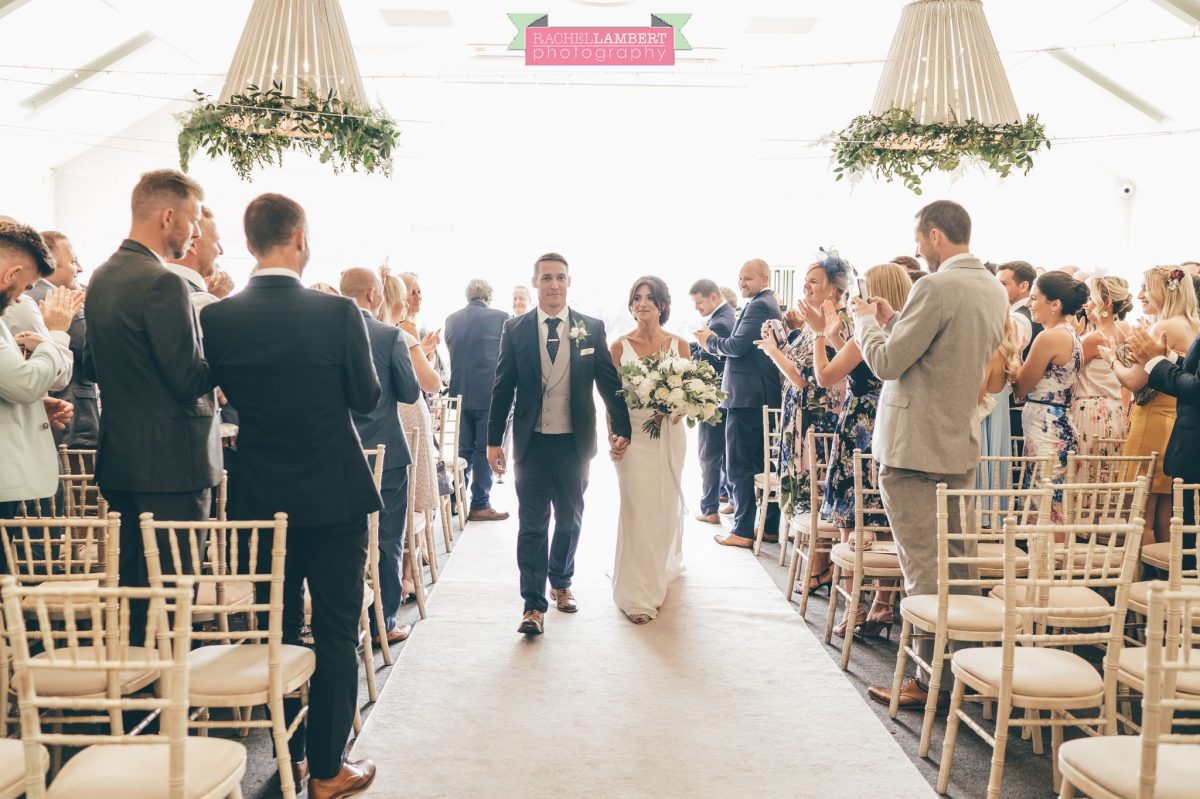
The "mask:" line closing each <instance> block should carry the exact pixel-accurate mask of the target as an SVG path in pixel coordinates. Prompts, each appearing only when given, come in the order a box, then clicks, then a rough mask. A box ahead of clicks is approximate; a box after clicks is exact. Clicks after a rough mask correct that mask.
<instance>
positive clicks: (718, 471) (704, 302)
mask: <svg viewBox="0 0 1200 799" xmlns="http://www.w3.org/2000/svg"><path fill="white" fill-rule="evenodd" d="M690 293H691V296H692V303H693V304H694V305H695V306H696V311H697V312H698V313H699V314H700V315H701V316H703V317H704V324H705V326H706V327H708V329H709V330H711V331H713V332H714V333H715V334H717V335H718V336H728V335H729V334H730V333H732V332H733V324H734V321H735V320H734V317H733V308H732V307H731V306H730V305H729V303H727V302H725V299H724V298H723V297H722V296H721V290H720V289H719V288H717V284H716V283H714V282H713V281H711V280H697V281H696V282H695V283H693V284H692V289H691V292H690ZM691 346H692V353H691V354H692V357H693V358H698V359H700V360H703V361H705V362H707V363H708V364H709V365H710V366H712V368H713V369H715V370H716V372H717V374H718V375H723V374H724V373H725V359H724V358H721V357H720V356H717V355H713V354H712V353H710V352H708V351H706V350H703V349H701V348H700V347H699V345H697V344H695V343H693V344H692V345H691ZM696 435H697V436H698V438H699V440H700V443H699V449H700V514H699V515H698V516H697V517H696V518H697V519H699V520H700V521H702V522H708V523H709V524H720V523H721V517H720V515H719V514H718V513H717V511H718V510H719V509H720V504H719V503H720V501H721V498H722V497H728V494H727V493H726V488H725V484H726V482H727V481H726V476H725V418H724V417H722V418H721V421H719V422H717V423H716V424H704V425H700V429H699V430H698V431H697V432H696Z"/></svg>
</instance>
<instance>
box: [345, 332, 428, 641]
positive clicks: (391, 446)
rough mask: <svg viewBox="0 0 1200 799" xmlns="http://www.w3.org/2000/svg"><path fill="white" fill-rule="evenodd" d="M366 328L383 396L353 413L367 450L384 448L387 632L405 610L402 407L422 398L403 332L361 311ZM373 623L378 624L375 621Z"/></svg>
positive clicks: (382, 557)
mask: <svg viewBox="0 0 1200 799" xmlns="http://www.w3.org/2000/svg"><path fill="white" fill-rule="evenodd" d="M362 315H363V321H364V322H366V325H367V341H368V342H369V343H370V345H371V361H372V362H373V363H374V364H375V374H376V375H377V376H378V377H379V387H380V396H379V402H378V403H376V404H375V407H374V408H373V409H372V410H370V411H367V412H366V413H358V412H357V411H351V413H350V418H351V419H352V420H353V421H354V429H355V430H357V431H358V437H359V439H361V440H362V445H363V448H364V449H373V448H375V447H377V446H379V445H380V444H382V445H383V446H384V447H386V448H387V449H385V450H384V453H383V480H382V482H381V485H380V489H379V493H380V495H381V497H382V498H383V509H382V510H380V511H379V598H380V601H381V602H382V603H383V615H384V619H385V621H386V623H387V629H389V630H390V629H392V628H393V627H395V626H396V613H397V611H399V610H400V600H401V599H402V598H403V597H402V596H401V593H402V591H401V588H400V573H401V569H402V567H403V561H402V560H401V559H402V557H403V556H404V519H405V516H406V515H407V513H408V469H407V467H408V465H409V464H410V463H412V454H411V453H410V452H409V449H408V436H406V435H405V433H404V424H403V422H401V421H400V412H399V410H398V409H397V407H396V406H397V403H401V402H404V403H413V402H416V401H417V399H418V398H419V397H420V396H421V388H420V386H418V385H417V375H416V373H415V372H414V371H413V365H412V358H410V357H409V354H408V347H407V346H405V342H404V333H403V332H402V331H401V330H400V328H398V327H396V326H394V325H385V324H384V323H383V322H380V321H378V320H376V319H375V318H373V317H372V316H371V315H370V314H369V313H367V312H366V311H363V312H362ZM372 621H374V619H372Z"/></svg>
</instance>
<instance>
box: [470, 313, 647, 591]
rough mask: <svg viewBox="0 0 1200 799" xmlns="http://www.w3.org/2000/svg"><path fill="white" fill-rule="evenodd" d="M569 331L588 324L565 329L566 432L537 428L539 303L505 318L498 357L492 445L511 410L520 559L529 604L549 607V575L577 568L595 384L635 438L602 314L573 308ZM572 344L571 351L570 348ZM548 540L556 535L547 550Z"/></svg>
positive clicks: (563, 575)
mask: <svg viewBox="0 0 1200 799" xmlns="http://www.w3.org/2000/svg"><path fill="white" fill-rule="evenodd" d="M569 319H570V324H569V325H568V331H569V330H571V329H574V328H576V327H577V326H580V325H582V326H583V327H584V328H585V329H586V331H587V335H586V338H583V339H579V340H572V339H570V338H568V337H567V331H560V334H561V336H562V341H563V344H562V345H561V348H560V349H559V351H558V356H557V357H558V358H563V357H570V359H571V363H570V367H571V375H570V378H569V381H570V383H569V384H570V387H571V400H570V411H571V431H572V432H570V433H566V434H561V435H548V434H543V433H539V432H537V430H536V428H537V426H538V421H539V419H540V418H541V412H542V397H543V394H544V389H543V387H542V357H541V353H542V344H541V339H540V337H539V333H538V312H537V310H536V309H535V310H533V311H530V312H529V313H527V314H525V315H523V316H518V317H516V318H515V319H510V320H508V321H507V322H505V323H504V336H503V338H502V339H501V341H500V362H499V365H498V366H497V368H496V384H495V386H494V387H493V389H492V408H491V412H490V416H489V419H488V446H492V447H499V446H501V445H502V443H503V441H504V428H505V426H506V425H507V423H508V414H509V411H510V410H513V403H514V397H515V402H516V410H515V412H514V414H513V437H512V440H513V461H514V464H515V470H516V477H517V479H516V487H517V516H518V532H517V566H518V567H519V568H520V570H521V596H522V597H523V598H524V600H525V610H527V611H528V610H540V611H543V612H544V611H545V610H546V609H547V608H548V607H549V603H548V602H547V601H546V580H547V578H549V580H550V585H551V587H553V588H568V587H570V585H571V578H572V576H573V575H574V573H575V549H576V547H577V546H578V544H579V529H580V522H581V521H582V519H583V492H584V491H585V490H586V489H587V483H588V466H589V464H590V463H591V460H592V458H593V457H595V455H596V401H595V391H594V389H599V391H600V397H601V399H602V400H603V401H604V404H605V406H606V407H607V408H608V414H609V417H610V418H611V420H612V421H611V424H612V431H613V433H614V434H615V435H618V436H622V437H624V438H629V437H630V435H631V433H630V425H629V408H628V407H627V406H626V405H625V400H624V398H623V397H621V395H620V391H621V378H620V376H619V375H618V374H617V369H616V367H615V366H613V362H612V357H611V356H610V355H609V352H608V342H607V341H606V340H605V337H604V323H603V322H601V321H600V320H599V319H593V318H591V317H590V316H584V315H583V314H579V313H576V312H574V311H570V316H569ZM564 350H566V351H564ZM551 509H553V511H554V540H553V542H550V511H551ZM547 543H550V549H549V552H547Z"/></svg>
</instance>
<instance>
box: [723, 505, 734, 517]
mask: <svg viewBox="0 0 1200 799" xmlns="http://www.w3.org/2000/svg"><path fill="white" fill-rule="evenodd" d="M720 513H721V515H722V516H732V515H733V505H732V504H729V505H723V506H722V507H721V511H720Z"/></svg>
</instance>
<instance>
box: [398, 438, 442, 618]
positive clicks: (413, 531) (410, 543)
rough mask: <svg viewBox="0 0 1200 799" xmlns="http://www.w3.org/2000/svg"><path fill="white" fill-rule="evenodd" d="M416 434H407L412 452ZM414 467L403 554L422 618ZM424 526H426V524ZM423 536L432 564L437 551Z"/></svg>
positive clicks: (422, 571)
mask: <svg viewBox="0 0 1200 799" xmlns="http://www.w3.org/2000/svg"><path fill="white" fill-rule="evenodd" d="M417 435H418V433H417V432H416V431H415V430H414V431H413V432H411V433H409V434H408V445H409V449H411V450H412V451H413V452H416V451H417V450H416V446H417V443H416V441H417ZM415 468H416V464H415V463H414V464H409V466H408V509H407V511H406V515H405V519H404V556H405V557H406V558H408V564H409V569H410V571H411V572H412V581H413V592H414V593H415V594H416V597H417V611H418V613H419V614H420V616H421V618H422V619H423V618H425V567H424V565H423V564H422V562H421V547H420V541H421V537H420V536H419V535H418V533H417V514H416V512H415V511H414V510H413V506H414V505H415V504H416V501H417V486H416V482H415V481H414V480H413V470H414V469H415ZM426 526H427V527H428V525H426ZM424 538H425V541H426V545H427V546H430V547H431V550H430V553H429V562H430V564H433V563H434V562H436V561H437V553H436V552H433V551H432V546H431V545H430V544H429V543H428V542H429V540H430V539H429V536H424ZM402 590H403V589H402Z"/></svg>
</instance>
